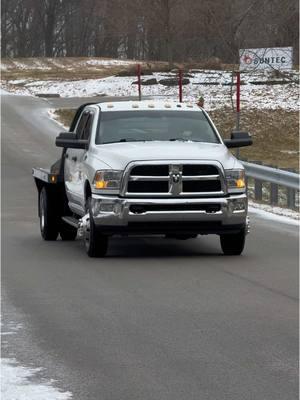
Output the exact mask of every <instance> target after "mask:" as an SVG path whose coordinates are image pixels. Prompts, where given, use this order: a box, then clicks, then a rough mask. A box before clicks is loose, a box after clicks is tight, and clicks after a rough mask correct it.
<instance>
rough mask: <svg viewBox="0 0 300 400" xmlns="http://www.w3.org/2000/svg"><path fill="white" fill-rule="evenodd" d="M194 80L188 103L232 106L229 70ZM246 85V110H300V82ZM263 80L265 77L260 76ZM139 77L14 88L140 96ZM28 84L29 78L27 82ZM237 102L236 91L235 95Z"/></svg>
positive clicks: (157, 88) (165, 91)
mask: <svg viewBox="0 0 300 400" xmlns="http://www.w3.org/2000/svg"><path fill="white" fill-rule="evenodd" d="M126 62H127V63H130V62H129V61H122V60H89V61H86V62H85V65H87V67H88V65H94V66H96V65H102V66H105V65H106V66H109V65H121V64H124V63H126ZM166 77H169V78H174V77H176V75H175V74H172V73H154V74H153V75H149V76H147V75H146V76H143V77H142V79H143V80H147V79H150V78H155V79H156V80H157V81H160V80H161V79H165V78H166ZM189 79H190V83H189V84H188V85H185V86H184V87H183V99H184V101H185V102H194V103H195V101H196V100H197V99H198V98H199V96H200V95H202V96H203V97H204V100H205V109H206V110H208V111H210V110H214V109H219V108H223V107H224V106H230V105H231V102H232V99H231V89H230V83H231V73H230V72H227V71H218V72H216V71H209V70H203V71H200V72H197V73H193V74H192V77H191V78H189ZM243 79H244V82H245V85H243V86H242V88H241V104H242V106H243V108H244V109H260V110H264V109H269V110H276V109H281V110H287V111H292V110H298V107H299V91H298V85H297V84H295V83H290V84H288V85H268V84H262V85H253V84H251V79H252V80H253V76H252V77H251V76H250V75H249V76H245V77H243ZM260 79H262V78H260ZM135 80H136V78H135V77H116V76H111V77H107V78H103V79H86V80H77V81H64V80H61V81H57V80H47V81H41V80H39V81H35V82H31V81H30V80H28V82H27V83H26V84H25V85H24V87H23V88H20V87H16V88H13V90H14V91H15V93H18V94H20V92H21V91H22V90H23V91H26V94H28V93H30V94H32V95H35V94H37V93H58V94H59V95H60V96H61V97H92V96H97V95H103V94H106V95H109V96H137V85H133V84H132V83H133V82H134V81H135ZM21 82H22V81H20V80H19V81H10V82H9V83H10V84H11V85H16V86H17V85H18V84H20V83H21ZM23 82H24V83H25V81H23ZM208 82H215V83H217V84H215V85H208V84H207V83H208ZM233 92H234V93H235V89H234V90H233ZM142 95H143V96H153V97H156V96H169V97H171V98H174V99H175V100H176V99H178V87H177V86H175V87H168V86H163V85H161V84H157V85H151V86H143V87H142ZM233 102H235V94H234V95H233Z"/></svg>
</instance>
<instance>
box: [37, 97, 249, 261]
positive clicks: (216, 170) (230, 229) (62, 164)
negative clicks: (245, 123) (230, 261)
mask: <svg viewBox="0 0 300 400" xmlns="http://www.w3.org/2000/svg"><path fill="white" fill-rule="evenodd" d="M251 143H252V140H251V137H250V135H249V134H248V133H245V132H233V133H232V135H231V139H227V140H222V138H221V136H220V135H219V133H218V131H217V129H216V127H215V126H214V124H213V122H212V121H211V119H210V118H209V116H208V114H207V113H206V112H205V111H204V110H203V109H201V108H199V107H198V106H197V105H193V104H186V103H177V102H171V101H161V100H159V101H158V100H153V101H122V102H112V103H104V102H103V103H99V104H84V105H83V106H81V107H80V108H79V109H78V110H77V112H76V115H75V117H74V120H73V122H72V124H71V127H70V132H64V133H61V134H60V135H59V136H58V137H57V138H56V146H59V147H62V148H63V152H62V157H61V158H60V159H59V160H58V161H57V162H56V163H55V164H53V166H52V167H51V168H50V169H49V170H43V169H40V168H34V169H33V176H34V179H35V182H36V186H37V189H38V195H39V218H40V229H41V235H42V237H43V238H44V239H45V240H56V239H57V237H58V235H60V237H61V239H62V240H74V239H75V238H76V236H77V234H79V236H81V237H83V240H84V243H85V248H86V251H87V254H88V255H89V256H90V257H99V256H104V255H105V254H106V252H107V248H108V239H109V237H111V236H112V235H118V236H124V235H163V236H165V237H168V238H176V239H188V238H195V237H196V236H197V235H198V234H201V235H206V234H217V235H219V236H220V242H221V248H222V250H223V253H224V254H225V255H239V254H241V253H242V251H243V248H244V244H245V236H246V234H247V232H248V218H247V194H246V183H245V172H244V168H243V166H242V164H241V163H240V162H239V161H238V160H237V159H236V158H235V157H234V156H233V155H232V154H231V152H230V151H229V150H228V148H232V147H241V146H248V145H250V144H251Z"/></svg>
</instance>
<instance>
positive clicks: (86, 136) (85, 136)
mask: <svg viewBox="0 0 300 400" xmlns="http://www.w3.org/2000/svg"><path fill="white" fill-rule="evenodd" d="M93 120H94V113H93V112H89V113H88V117H87V121H86V124H85V127H84V129H83V130H82V132H81V136H80V139H82V140H89V139H90V135H91V131H92V126H93Z"/></svg>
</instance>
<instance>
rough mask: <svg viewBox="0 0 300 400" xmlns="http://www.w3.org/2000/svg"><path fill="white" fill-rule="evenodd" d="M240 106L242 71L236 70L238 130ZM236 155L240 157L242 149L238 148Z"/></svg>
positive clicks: (237, 127)
mask: <svg viewBox="0 0 300 400" xmlns="http://www.w3.org/2000/svg"><path fill="white" fill-rule="evenodd" d="M240 106H241V73H240V71H237V72H236V130H237V131H239V130H240V110H241V109H240ZM236 156H237V158H239V156H240V149H239V148H237V149H236Z"/></svg>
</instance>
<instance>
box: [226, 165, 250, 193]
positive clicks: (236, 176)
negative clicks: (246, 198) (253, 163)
mask: <svg viewBox="0 0 300 400" xmlns="http://www.w3.org/2000/svg"><path fill="white" fill-rule="evenodd" d="M225 177H226V182H227V187H228V191H229V192H244V191H245V189H246V182H245V171H244V170H243V169H227V170H226V171H225Z"/></svg>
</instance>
